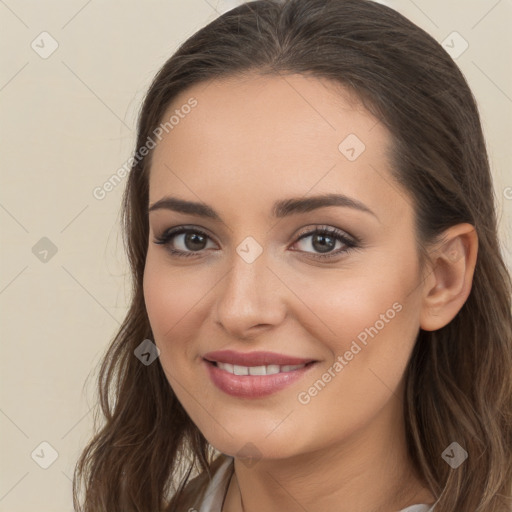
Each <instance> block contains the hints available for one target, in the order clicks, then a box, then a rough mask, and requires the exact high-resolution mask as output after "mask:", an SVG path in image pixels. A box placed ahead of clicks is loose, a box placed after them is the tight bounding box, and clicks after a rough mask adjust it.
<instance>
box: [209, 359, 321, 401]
mask: <svg viewBox="0 0 512 512" xmlns="http://www.w3.org/2000/svg"><path fill="white" fill-rule="evenodd" d="M203 363H204V364H205V365H206V369H207V371H208V373H209V375H210V378H211V380H212V382H213V383H214V384H215V385H216V386H217V387H218V388H219V389H220V390H221V391H224V393H227V394H228V395H231V396H236V397H239V398H261V397H264V396H268V395H271V394H272V393H276V392H277V391H279V390H281V389H283V388H285V387H287V386H289V385H290V384H292V383H294V382H296V381H297V380H299V379H301V378H302V377H304V376H305V375H306V374H307V373H309V371H310V370H311V369H312V368H313V367H314V366H315V365H316V362H313V363H309V364H307V365H306V366H303V367H302V368H299V369H297V370H292V371H291V372H282V373H275V374H273V375H233V374H232V373H229V372H227V371H225V370H221V369H220V368H219V367H218V366H215V365H214V364H213V363H210V362H209V361H206V360H205V359H203Z"/></svg>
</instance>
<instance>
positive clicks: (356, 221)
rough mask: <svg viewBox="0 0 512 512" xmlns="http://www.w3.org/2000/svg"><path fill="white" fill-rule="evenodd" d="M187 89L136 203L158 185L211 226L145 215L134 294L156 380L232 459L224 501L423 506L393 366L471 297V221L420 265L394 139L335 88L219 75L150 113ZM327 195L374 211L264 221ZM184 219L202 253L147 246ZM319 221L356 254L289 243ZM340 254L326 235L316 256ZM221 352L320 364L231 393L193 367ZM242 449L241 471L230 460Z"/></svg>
mask: <svg viewBox="0 0 512 512" xmlns="http://www.w3.org/2000/svg"><path fill="white" fill-rule="evenodd" d="M192 96H193V97H195V98H196V99H197V101H198V105H197V106H196V107H195V109H193V110H192V111H191V113H190V114H188V115H187V116H186V117H184V119H182V120H180V122H179V124H177V125H176V126H175V127H174V129H173V130H171V131H169V133H168V134H167V135H165V137H164V138H163V139H162V140H161V142H159V143H158V145H157V147H156V148H155V150H154V154H153V160H152V166H151V172H150V190H149V203H150V205H152V204H154V203H155V202H156V201H158V200H160V199H161V198H163V197H164V196H166V195H172V196H175V197H179V198H181V199H186V200H190V201H199V202H204V203H206V204H208V205H210V206H211V207H212V208H214V209H215V210H216V211H217V212H218V213H219V214H220V216H221V218H222V222H219V221H215V220H212V219H207V218H202V217H197V216H194V215H191V214H184V213H177V212H174V211H171V210H166V209H157V210H154V211H152V212H151V213H150V236H149V240H148V254H147V261H146V267H145V274H144V295H145V300H146V306H147V311H148V315H149V318H150V323H151V326H152V329H153V334H154V337H155V343H156V344H157V346H158V347H159V349H160V351H161V353H160V363H161V365H162V367H163V369H164V371H165V374H166V376H167V378H168V380H169V383H170V385H171V386H172V388H173V390H174V392H175V393H176V395H177V397H178V399H179V400H180V402H181V403H182V404H183V406H184V408H185V409H186V411H187V413H188V414H189V415H190V417H191V418H192V420H193V421H194V423H195V424H196V425H197V426H198V428H199V429H200V430H201V432H202V433H203V435H204V436H205V437H206V439H207V440H208V441H209V442H210V443H211V444H212V445H213V446H214V447H215V448H216V449H217V450H219V451H221V452H223V453H225V454H228V455H232V456H234V457H235V475H234V477H233V478H232V479H231V481H230V485H229V489H228V493H227V496H226V500H225V503H224V506H223V512H239V511H242V510H245V512H256V511H260V510H265V511H268V512H277V511H279V512H283V511H296V510H307V511H308V512H323V511H326V510H336V511H338V512H358V511H360V512H363V511H365V512H392V511H393V512H396V511H397V510H401V509H402V508H405V507H407V506H410V505H413V504H418V503H426V504H431V503H433V502H434V501H435V498H434V496H433V495H432V493H431V492H430V491H429V490H428V489H427V487H426V484H425V482H423V481H422V480H421V478H420V476H419V475H418V474H417V473H416V472H415V470H414V468H413V466H412V463H411V462H410V460H409V458H408V456H407V450H406V445H405V432H404V421H403V412H402V410H403V409H402V408H403V385H404V379H403V375H404V372H405V370H406V366H407V363H408V360H409V358H410V355H411V351H412V349H413V347H414V343H415V340H416V336H417V334H418V331H419V329H420V327H421V328H423V329H425V330H435V329H439V328H441V327H442V326H444V325H446V324H447V323H449V322H450V321H451V319H452V318H453V317H454V316H455V315H456V314H457V312H458V311H459V310H460V308H461V307H462V305H463V304H464V302H465V301H466V299H467V297H468V295H469V292H470V289H471V280H472V276H473V272H474V267H475V262H476V253H477V237H476V233H475V230H474V228H473V227H472V226H471V225H469V224H460V225H457V226H453V227H452V228H450V229H449V230H447V231H446V233H445V235H446V236H445V239H444V241H443V243H442V244H439V245H438V246H436V247H432V248H431V255H432V265H431V266H430V267H429V268H426V269H421V268H420V266H419V262H418V253H417V248H416V245H415V238H414V215H413V209H412V201H411V198H410V197H409V195H408V194H407V192H406V191H405V190H404V189H402V188H400V186H399V185H398V183H396V182H395V181H394V180H393V178H392V177H391V172H390V164H389V162H388V159H387V156H386V150H387V148H388V147H389V145H390V142H391V135H390V133H389V132H388V131H387V129H386V128H385V127H384V126H383V125H382V124H381V123H379V122H377V120H376V119H375V118H374V117H372V116H371V115H370V114H369V113H368V112H367V111H365V110H364V109H363V107H362V106H361V105H360V104H359V103H358V101H357V98H354V97H353V96H350V95H349V93H348V91H346V90H344V89H342V88H340V87H339V86H336V85H335V84H333V83H332V82H329V81H327V80H321V79H317V78H312V77H308V78H306V77H304V76H301V75H287V76H280V77H276V76H271V77H270V76H267V77H261V76H257V75H250V76H245V77H244V78H240V77H238V78H234V79H230V80H226V79H222V80H216V81H212V82H209V83H207V84H204V83H203V84H199V85H195V86H193V87H191V88H189V89H188V90H187V91H184V92H183V93H182V94H181V95H179V96H178V97H177V98H176V99H175V100H174V102H173V104H172V106H171V107H170V109H169V112H168V113H166V115H165V116H164V117H165V118H166V119H167V118H168V117H169V115H170V113H172V111H173V110H174V109H176V108H179V107H180V105H183V104H185V103H186V101H187V100H188V99H189V98H190V97H192ZM348 134H356V135H357V137H358V138H359V139H360V140H361V141H363V143H364V144H365V146H366V149H365V151H364V152H363V153H361V154H360V156H359V157H358V158H357V159H356V160H354V161H349V160H348V159H347V158H346V157H345V156H344V155H343V154H342V153H341V152H340V151H339V150H338V145H339V144H340V142H341V141H343V140H344V139H345V137H347V135H348ZM333 192H337V193H343V194H346V195H348V196H350V197H352V198H355V199H357V200H358V201H361V202H362V203H364V204H365V205H366V206H367V207H368V208H370V209H371V210H372V211H373V212H374V214H375V216H373V215H370V214H368V213H365V212H362V211H359V210H356V209H353V208H350V207H346V206H344V207H339V206H330V207H324V208H321V209H318V210H314V211H311V212H307V213H300V214H295V215H293V216H290V217H285V218H280V219H274V218H272V217H271V207H272V205H273V203H274V201H276V200H279V199H285V198H289V197H303V196H306V195H307V196H310V195H316V194H321V193H333ZM181 225H187V226H189V227H191V228H192V229H193V228H194V227H196V228H200V229H202V230H203V231H206V232H207V234H208V236H209V237H210V238H209V239H207V240H206V242H204V243H203V245H202V246H200V245H194V244H193V243H192V245H191V244H190V243H189V244H188V245H185V241H184V235H177V236H175V237H174V239H173V240H172V241H171V242H169V245H170V246H172V247H174V248H175V249H179V250H182V251H185V252H193V251H194V250H195V251H198V247H199V251H198V252H197V254H196V255H194V256H192V257H190V258H179V257H176V256H172V255H171V254H170V253H169V251H168V248H166V246H165V245H158V244H155V243H154V239H155V237H156V236H160V235H162V233H163V232H164V231H165V230H167V229H169V228H172V227H175V226H181ZM316 226H321V227H335V228H338V229H339V230H341V231H343V232H345V233H346V234H348V236H349V237H350V236H352V237H354V236H355V237H358V238H360V240H361V244H360V247H359V248H358V249H355V250H352V251H349V252H345V253H340V254H338V255H337V256H335V257H333V258H332V259H330V260H329V259H326V260H325V261H323V262H322V260H320V259H318V258H315V257H316V256H318V255H321V254H322V253H321V248H320V249H319V245H318V244H316V243H314V235H313V236H309V237H307V238H305V239H302V240H300V241H298V239H299V235H302V234H303V233H306V232H308V231H312V230H314V229H315V227H316ZM248 236H251V237H253V238H254V239H255V240H256V241H257V242H258V243H259V245H260V246H261V248H262V249H263V252H262V254H261V255H260V256H259V257H258V258H257V259H256V260H255V261H254V262H252V263H247V262H246V261H245V260H244V259H243V258H241V257H240V256H239V254H238V253H237V251H236V248H237V247H238V246H239V244H240V243H241V242H242V241H243V240H244V239H245V238H246V237H248ZM333 243H334V242H333ZM200 247H203V249H202V250H201V249H200ZM343 248H346V246H345V245H344V243H343V242H341V241H337V242H336V245H335V246H333V247H332V249H331V251H330V252H331V253H334V252H336V251H337V250H339V249H343ZM394 303H399V304H400V305H401V306H402V309H401V310H400V312H397V313H396V315H395V316H394V318H393V319H391V320H389V321H388V322H387V323H385V327H384V328H382V329H380V330H379V332H378V334H377V335H375V337H374V338H369V339H368V343H367V345H366V346H363V348H362V350H361V351H360V352H358V353H357V355H355V356H354V357H353V359H352V360H351V361H350V362H349V363H348V364H347V365H346V366H345V367H344V368H343V369H342V371H340V372H339V373H337V374H336V376H335V377H334V378H332V379H331V381H330V382H329V383H328V384H327V385H326V386H325V387H324V388H323V389H322V390H321V391H320V392H318V394H317V395H316V396H314V397H312V398H311V400H310V401H309V403H307V404H302V403H300V402H299V401H298V398H297V397H298V394H299V393H300V392H302V391H305V390H306V391H307V390H308V388H309V387H310V386H312V385H313V384H314V382H315V381H316V380H317V379H321V378H322V374H324V372H326V371H327V370H328V368H329V367H332V365H333V363H334V362H335V360H336V357H337V356H338V355H342V354H344V353H345V352H346V351H347V350H349V348H350V345H351V343H352V341H353V340H355V339H356V337H357V335H358V334H359V333H361V332H362V331H364V329H365V328H367V327H370V326H374V325H375V323H376V321H377V320H379V318H381V317H380V315H381V314H385V312H386V311H387V310H389V309H390V308H392V305H393V304H394ZM219 349H232V350H237V351H241V352H248V351H253V350H269V351H274V352H280V353H284V354H288V355H294V356H298V357H309V358H312V359H316V360H318V361H319V364H318V365H317V367H316V368H315V369H314V372H313V374H312V375H311V376H308V377H307V378H304V379H301V380H299V381H298V382H296V383H294V384H292V385H291V386H288V387H287V388H285V389H284V390H281V391H279V392H277V393H275V394H273V395H271V396H270V397H265V398H259V399H241V398H237V397H232V396H229V395H226V394H225V393H223V392H222V391H221V390H219V389H218V388H217V387H215V386H214V385H213V384H212V382H211V381H210V379H209V376H208V374H207V372H206V371H205V368H204V366H203V362H202V355H203V354H205V353H206V352H208V351H211V350H219ZM247 443H252V444H251V445H250V446H253V447H256V449H254V448H253V451H252V452H250V450H249V448H248V445H247ZM243 447H245V448H244V450H243V451H244V453H248V451H249V452H250V454H252V455H253V456H255V457H257V460H256V461H255V463H254V464H252V465H250V464H246V463H245V462H246V461H244V460H243V459H242V458H241V457H239V455H237V453H238V452H239V451H240V450H241V449H242V448H243ZM254 450H255V451H254ZM242 502H243V508H242Z"/></svg>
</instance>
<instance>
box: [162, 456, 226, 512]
mask: <svg viewBox="0 0 512 512" xmlns="http://www.w3.org/2000/svg"><path fill="white" fill-rule="evenodd" d="M232 461H233V457H229V456H227V455H224V454H222V453H221V454H219V455H218V457H217V458H216V459H215V460H214V461H213V462H212V463H211V465H210V474H208V473H207V472H206V471H203V472H202V473H200V474H199V475H197V476H196V477H195V478H193V479H192V480H190V482H188V483H187V484H186V486H185V488H184V489H183V491H182V493H181V494H180V496H179V499H178V500H177V499H176V498H178V497H177V496H175V497H173V499H172V500H171V503H170V504H169V507H168V508H167V510H173V509H174V510H178V508H176V507H179V510H180V511H182V510H183V511H184V512H186V511H188V510H189V509H191V508H192V509H195V510H196V511H198V510H200V507H201V505H202V504H203V502H204V501H205V499H206V498H207V497H208V498H209V500H208V501H210V500H211V499H212V498H213V497H214V496H212V492H215V491H217V492H219V493H222V495H223V491H224V489H223V487H218V483H219V482H220V481H222V480H223V479H224V478H223V477H226V476H227V474H228V473H229V472H228V469H229V467H230V466H231V463H232ZM215 497H217V496H215Z"/></svg>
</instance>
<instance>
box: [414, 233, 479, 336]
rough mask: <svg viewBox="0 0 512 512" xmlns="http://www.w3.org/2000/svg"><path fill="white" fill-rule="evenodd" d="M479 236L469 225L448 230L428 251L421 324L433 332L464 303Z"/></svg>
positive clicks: (469, 285) (474, 262) (469, 287)
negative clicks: (428, 260) (428, 264)
mask: <svg viewBox="0 0 512 512" xmlns="http://www.w3.org/2000/svg"><path fill="white" fill-rule="evenodd" d="M477 253H478V236H477V234H476V230H475V227H474V226H472V225H471V224H467V223H464V224H457V225H456V226H452V227H450V228H449V229H447V230H446V231H445V232H444V234H443V237H442V240H441V242H439V243H437V244H436V245H435V246H434V247H432V249H431V250H429V254H430V261H431V266H430V268H429V269H428V274H427V276H426V277H425V278H424V281H423V294H422V307H421V314H420V327H421V328H422V329H423V330H425V331H436V330H437V329H440V328H441V327H444V326H445V325H447V324H449V323H450V322H451V321H452V320H453V318H454V317H455V315H457V313H458V312H459V311H460V309H461V308H462V306H463V305H464V303H465V302H466V300H467V298H468V296H469V292H470V291H471V285H472V283H473V274H474V271H475V265H476V258H477Z"/></svg>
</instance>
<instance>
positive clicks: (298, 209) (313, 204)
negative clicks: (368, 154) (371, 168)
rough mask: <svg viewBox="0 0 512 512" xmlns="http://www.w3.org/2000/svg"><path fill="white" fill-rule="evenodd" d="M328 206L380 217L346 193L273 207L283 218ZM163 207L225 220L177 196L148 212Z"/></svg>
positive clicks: (283, 202) (281, 202)
mask: <svg viewBox="0 0 512 512" xmlns="http://www.w3.org/2000/svg"><path fill="white" fill-rule="evenodd" d="M327 206H342V207H347V208H353V209H356V210H359V211H362V212H365V213H368V214H370V215H373V216H374V217H375V218H376V219H377V220H378V219H379V218H378V217H377V215H376V214H375V213H374V212H373V211H372V210H370V208H368V207H367V206H366V205H365V204H364V203H362V202H360V201H358V200H357V199H354V198H351V197H348V196H346V195H344V194H323V195H317V196H310V197H298V198H293V197H292V198H289V199H282V200H279V201H276V202H275V203H274V205H273V207H272V216H273V217H275V218H283V217H287V216H290V215H296V214H300V213H307V212H311V211H313V210H316V209H318V208H324V207H327ZM161 209H166V210H173V211H175V212H180V213H185V214H191V215H197V216H199V217H205V218H208V219H213V220H216V221H220V222H223V221H222V219H221V217H220V215H219V214H218V213H217V212H216V211H215V210H214V209H213V208H212V207H211V206H208V205H207V204H204V203H197V202H193V201H186V200H184V199H179V198H177V197H171V196H166V197H163V198H162V199H160V200H158V201H157V202H155V203H153V204H152V205H151V206H150V207H149V209H148V213H149V212H152V211H155V210H161Z"/></svg>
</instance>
